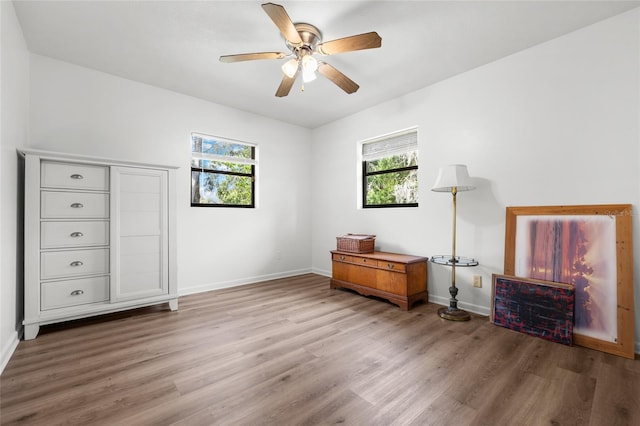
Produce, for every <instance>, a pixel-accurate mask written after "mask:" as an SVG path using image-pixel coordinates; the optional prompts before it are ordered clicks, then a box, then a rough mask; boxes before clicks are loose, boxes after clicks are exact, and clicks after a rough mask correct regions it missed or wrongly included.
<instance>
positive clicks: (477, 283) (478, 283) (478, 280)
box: [473, 275, 482, 288]
mask: <svg viewBox="0 0 640 426" xmlns="http://www.w3.org/2000/svg"><path fill="white" fill-rule="evenodd" d="M473 286H474V287H477V288H482V275H474V276H473Z"/></svg>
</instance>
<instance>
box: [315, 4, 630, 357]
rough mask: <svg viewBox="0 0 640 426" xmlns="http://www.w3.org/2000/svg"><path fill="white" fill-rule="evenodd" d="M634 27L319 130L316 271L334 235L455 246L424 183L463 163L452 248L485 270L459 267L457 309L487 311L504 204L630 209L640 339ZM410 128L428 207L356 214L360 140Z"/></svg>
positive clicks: (624, 22)
mask: <svg viewBox="0 0 640 426" xmlns="http://www.w3.org/2000/svg"><path fill="white" fill-rule="evenodd" d="M639 21H640V11H639V10H638V9H636V10H634V11H631V12H629V13H626V14H623V15H619V16H617V17H614V18H612V19H609V20H607V21H603V22H600V23H597V24H595V25H592V26H590V27H587V28H585V29H582V30H579V31H576V32H574V33H571V34H569V35H566V36H564V37H561V38H557V39H554V40H552V41H549V42H547V43H545V44H542V45H539V46H536V47H533V48H531V49H528V50H525V51H522V52H520V53H517V54H515V55H512V56H509V57H507V58H504V59H502V60H499V61H496V62H494V63H491V64H488V65H486V66H483V67H480V68H477V69H475V70H472V71H469V72H467V73H464V74H461V75H458V76H456V77H454V78H451V79H448V80H446V81H443V82H441V83H439V84H435V85H433V86H430V87H427V88H425V89H423V90H420V91H416V92H413V93H410V94H408V95H406V96H403V97H400V98H397V99H394V100H392V101H389V102H386V103H383V104H381V105H378V106H376V107H374V108H371V109H368V110H366V111H362V112H361V113H359V114H356V115H354V116H350V117H347V118H344V119H342V120H341V121H338V122H334V123H331V124H328V125H326V126H324V127H322V128H319V129H316V130H315V131H314V133H313V148H312V156H313V158H314V162H313V165H312V174H313V177H312V193H313V204H312V206H313V208H312V212H313V213H312V214H313V219H312V223H313V231H312V241H313V245H312V261H313V268H314V270H315V271H317V272H320V273H329V271H330V269H331V265H330V257H329V251H330V250H331V249H333V248H335V244H336V242H335V236H337V235H341V234H343V233H346V232H367V233H372V234H376V235H377V236H378V239H377V244H376V245H377V248H378V249H380V250H385V251H399V252H405V253H410V254H416V255H423V256H431V255H435V254H446V253H448V252H450V250H451V233H452V231H451V196H450V195H447V194H442V193H435V192H431V191H430V188H431V186H432V185H433V183H434V182H435V178H436V174H437V170H438V167H440V166H442V165H446V164H451V163H463V164H467V165H468V168H469V173H470V174H471V175H472V177H474V178H475V182H476V184H477V186H478V189H477V190H475V191H472V192H462V193H460V194H459V195H458V244H457V254H459V255H462V256H471V257H476V258H477V259H478V260H479V262H480V266H479V267H476V268H468V269H463V268H458V269H457V274H456V278H457V280H456V281H457V284H458V286H459V287H460V292H459V294H458V299H459V300H460V301H461V303H460V306H462V307H464V308H467V309H470V310H473V311H476V312H481V313H484V314H487V313H488V310H489V304H490V303H489V300H490V296H489V295H490V290H491V281H490V279H491V274H492V273H502V271H503V261H504V227H505V207H507V206H520V205H522V206H526V205H532V206H535V205H562V204H606V203H631V204H633V206H634V218H633V226H634V242H635V246H636V256H635V259H636V260H635V264H634V266H635V271H636V279H635V282H636V286H635V295H636V296H635V305H636V307H637V308H636V317H635V318H636V320H635V329H636V342H638V341H640V338H638V336H639V335H640V287H639V286H638V282H639V280H638V274H639V273H640V261H638V259H639V258H640V257H639V256H638V254H637V253H638V252H639V251H640V244H639V243H640V238H639V236H640V224H639V223H638V206H639V204H638V203H639V201H640V197H639V194H640V189H639V186H640V182H639V175H638V166H639V161H638V160H639V158H640V157H639V155H640V153H639V142H640V130H639V120H638V118H639V116H640V106H639V100H640V96H639V94H640V65H639V62H640V37H639V27H640V25H639ZM414 125H417V126H418V127H419V130H418V139H419V150H420V152H419V156H420V157H419V163H420V171H419V185H420V192H419V202H420V207H419V208H414V209H411V208H397V209H369V210H362V209H357V208H356V202H357V200H356V189H357V185H358V184H359V182H358V179H357V171H358V168H359V165H358V162H357V157H356V152H357V149H356V145H357V141H359V140H363V139H366V138H369V137H372V136H376V135H380V134H384V133H388V132H391V131H394V130H398V129H403V128H406V127H409V126H414ZM429 269H430V271H429V283H428V287H429V292H430V298H431V300H433V301H437V302H439V303H443V304H448V302H447V299H448V297H449V293H448V287H449V283H450V275H449V274H450V271H449V269H447V268H446V267H442V266H434V265H432V264H430V268H429ZM473 274H480V275H482V278H483V281H484V286H483V288H482V289H477V288H473V286H472V275H473ZM636 349H637V351H638V350H640V347H638V345H636Z"/></svg>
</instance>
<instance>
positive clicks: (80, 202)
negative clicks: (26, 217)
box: [40, 191, 109, 219]
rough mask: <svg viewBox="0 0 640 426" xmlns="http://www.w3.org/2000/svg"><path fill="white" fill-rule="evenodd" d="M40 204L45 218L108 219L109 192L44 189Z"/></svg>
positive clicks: (41, 212)
mask: <svg viewBox="0 0 640 426" xmlns="http://www.w3.org/2000/svg"><path fill="white" fill-rule="evenodd" d="M40 206H41V207H40V214H41V217H42V218H43V219H106V218H108V217H109V194H99V193H90V192H58V191H42V193H41V197H40Z"/></svg>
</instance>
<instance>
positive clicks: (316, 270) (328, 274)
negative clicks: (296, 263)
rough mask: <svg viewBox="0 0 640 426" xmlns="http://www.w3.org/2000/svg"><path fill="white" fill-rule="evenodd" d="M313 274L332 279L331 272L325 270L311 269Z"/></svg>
mask: <svg viewBox="0 0 640 426" xmlns="http://www.w3.org/2000/svg"><path fill="white" fill-rule="evenodd" d="M311 273H312V274H318V275H323V276H325V277H329V278H331V271H326V270H324V269H318V268H311Z"/></svg>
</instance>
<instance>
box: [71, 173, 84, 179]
mask: <svg viewBox="0 0 640 426" xmlns="http://www.w3.org/2000/svg"><path fill="white" fill-rule="evenodd" d="M70 178H71V179H84V176H82V175H79V174H73V175H71V176H70Z"/></svg>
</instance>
